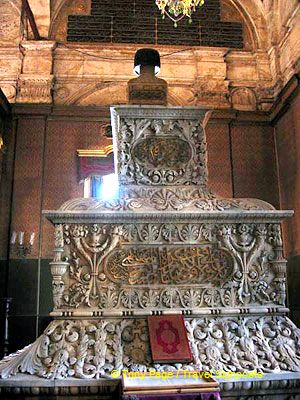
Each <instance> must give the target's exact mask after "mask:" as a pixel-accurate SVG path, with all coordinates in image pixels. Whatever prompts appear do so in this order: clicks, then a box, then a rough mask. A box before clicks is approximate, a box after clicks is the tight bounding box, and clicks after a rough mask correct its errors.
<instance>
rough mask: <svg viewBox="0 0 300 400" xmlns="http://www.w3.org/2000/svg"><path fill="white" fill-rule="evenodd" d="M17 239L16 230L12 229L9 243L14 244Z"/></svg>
mask: <svg viewBox="0 0 300 400" xmlns="http://www.w3.org/2000/svg"><path fill="white" fill-rule="evenodd" d="M16 239H17V232H15V231H13V233H12V235H11V239H10V244H15V243H16Z"/></svg>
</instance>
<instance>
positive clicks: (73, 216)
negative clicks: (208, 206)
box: [43, 199, 293, 224]
mask: <svg viewBox="0 0 300 400" xmlns="http://www.w3.org/2000/svg"><path fill="white" fill-rule="evenodd" d="M74 200H76V199H74ZM74 200H73V201H74ZM43 215H44V216H45V217H46V218H47V219H48V220H49V221H51V222H52V223H53V224H59V223H75V222H78V220H79V219H80V221H81V222H83V223H123V222H135V221H138V222H139V223H145V222H159V223H163V222H167V221H172V220H173V221H177V222H178V221H179V222H180V223H188V222H201V223H206V222H217V223H220V224H221V223H233V222H237V220H238V221H239V222H248V223H250V222H253V221H256V222H258V223H263V222H268V223H277V222H280V221H282V220H283V219H285V218H289V217H291V216H292V215H293V211H290V210H281V211H278V210H268V211H267V210H260V211H239V212H233V211H228V212H224V211H223V212H222V213H220V212H218V211H209V212H207V211H206V212H202V213H201V212H198V213H196V212H180V214H178V212H175V211H165V212H164V213H163V214H161V213H159V214H158V213H157V211H153V212H145V211H142V212H139V211H137V212H129V211H121V212H120V211H119V212H118V213H116V212H114V211H99V210H98V211H97V210H90V211H89V210H75V211H68V208H67V207H66V208H65V209H60V210H57V211H51V210H45V211H43Z"/></svg>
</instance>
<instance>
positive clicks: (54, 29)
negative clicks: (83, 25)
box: [49, 0, 91, 42]
mask: <svg viewBox="0 0 300 400" xmlns="http://www.w3.org/2000/svg"><path fill="white" fill-rule="evenodd" d="M90 11H91V0H56V1H55V2H53V3H52V7H51V23H50V29H49V38H50V39H52V40H56V41H58V42H64V41H66V37H67V23H68V16H69V15H85V14H86V15H89V14H90Z"/></svg>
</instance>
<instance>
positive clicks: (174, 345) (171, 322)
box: [148, 315, 193, 363]
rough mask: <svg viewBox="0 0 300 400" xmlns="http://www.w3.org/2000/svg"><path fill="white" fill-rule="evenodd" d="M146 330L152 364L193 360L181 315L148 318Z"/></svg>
mask: <svg viewBox="0 0 300 400" xmlns="http://www.w3.org/2000/svg"><path fill="white" fill-rule="evenodd" d="M148 329H149V335H150V345H151V352H152V359H153V361H154V362H160V363H165V362H166V363H167V362H172V363H173V362H190V361H192V360H193V357H192V354H191V350H190V346H189V342H188V338H187V333H186V328H185V325H184V319H183V316H182V315H158V316H156V315H154V316H151V317H148Z"/></svg>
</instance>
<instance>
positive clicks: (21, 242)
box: [19, 232, 24, 245]
mask: <svg viewBox="0 0 300 400" xmlns="http://www.w3.org/2000/svg"><path fill="white" fill-rule="evenodd" d="M23 243H24V232H20V233H19V244H21V245H22V244H23Z"/></svg>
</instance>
